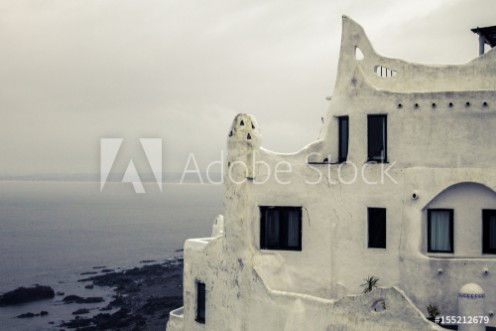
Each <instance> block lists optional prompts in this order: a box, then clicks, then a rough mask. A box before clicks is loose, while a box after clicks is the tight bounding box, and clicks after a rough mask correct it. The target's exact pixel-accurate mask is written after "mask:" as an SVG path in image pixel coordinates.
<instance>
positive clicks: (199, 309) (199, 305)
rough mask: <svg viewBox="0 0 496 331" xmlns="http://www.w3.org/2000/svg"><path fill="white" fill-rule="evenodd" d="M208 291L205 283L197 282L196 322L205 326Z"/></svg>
mask: <svg viewBox="0 0 496 331" xmlns="http://www.w3.org/2000/svg"><path fill="white" fill-rule="evenodd" d="M205 307H206V290H205V283H202V282H196V318H195V321H197V322H198V323H201V324H205V320H206V319H205V317H206V316H205V315H206V314H205V313H206V310H205Z"/></svg>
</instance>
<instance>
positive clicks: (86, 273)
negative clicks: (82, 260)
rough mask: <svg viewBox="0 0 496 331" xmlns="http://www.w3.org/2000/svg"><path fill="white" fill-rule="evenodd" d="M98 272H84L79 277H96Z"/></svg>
mask: <svg viewBox="0 0 496 331" xmlns="http://www.w3.org/2000/svg"><path fill="white" fill-rule="evenodd" d="M97 273H98V272H96V271H86V272H82V273H81V274H80V275H81V276H86V275H96V274H97Z"/></svg>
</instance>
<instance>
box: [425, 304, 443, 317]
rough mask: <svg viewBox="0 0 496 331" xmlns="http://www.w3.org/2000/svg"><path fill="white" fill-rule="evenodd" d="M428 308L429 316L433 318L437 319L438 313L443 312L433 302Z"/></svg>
mask: <svg viewBox="0 0 496 331" xmlns="http://www.w3.org/2000/svg"><path fill="white" fill-rule="evenodd" d="M426 309H427V314H429V318H431V319H435V318H436V316H437V315H439V314H441V312H440V311H439V308H438V306H436V305H433V304H431V303H430V304H429V305H428V306H427V308H426Z"/></svg>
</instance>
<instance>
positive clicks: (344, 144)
mask: <svg viewBox="0 0 496 331" xmlns="http://www.w3.org/2000/svg"><path fill="white" fill-rule="evenodd" d="M348 137H349V133H348V116H343V117H339V158H338V161H339V162H344V161H346V159H347V157H348Z"/></svg>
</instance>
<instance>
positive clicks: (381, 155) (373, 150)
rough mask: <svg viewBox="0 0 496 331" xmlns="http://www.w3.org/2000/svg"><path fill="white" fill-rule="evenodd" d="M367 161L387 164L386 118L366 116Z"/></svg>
mask: <svg viewBox="0 0 496 331" xmlns="http://www.w3.org/2000/svg"><path fill="white" fill-rule="evenodd" d="M367 144H368V146H367V147H368V158H367V161H375V162H380V163H387V116H386V115H368V116H367Z"/></svg>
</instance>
